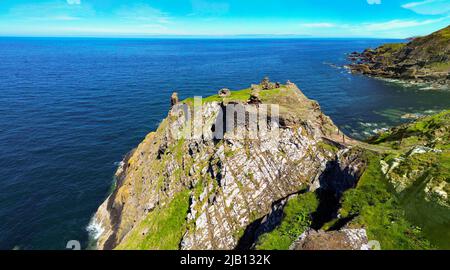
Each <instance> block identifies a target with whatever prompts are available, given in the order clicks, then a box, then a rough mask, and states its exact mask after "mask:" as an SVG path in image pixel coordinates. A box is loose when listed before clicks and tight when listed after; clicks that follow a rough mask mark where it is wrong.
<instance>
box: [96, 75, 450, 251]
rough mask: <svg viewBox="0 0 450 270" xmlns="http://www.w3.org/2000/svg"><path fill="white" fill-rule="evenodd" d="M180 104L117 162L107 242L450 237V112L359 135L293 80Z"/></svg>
mask: <svg viewBox="0 0 450 270" xmlns="http://www.w3.org/2000/svg"><path fill="white" fill-rule="evenodd" d="M264 89H265V90H264ZM172 104H173V107H172V109H171V110H170V112H169V115H168V117H167V118H166V119H164V120H163V121H162V123H161V124H160V126H159V128H158V129H157V130H156V131H155V132H152V133H150V134H149V135H148V136H147V137H146V138H145V139H144V141H143V142H142V143H141V144H140V145H139V146H138V147H137V148H136V149H135V150H133V151H132V152H131V153H130V154H129V155H127V157H126V158H125V159H124V161H123V162H122V166H121V167H120V168H119V169H118V171H117V173H116V178H117V185H116V188H115V190H114V192H113V193H112V194H111V195H110V196H109V197H108V198H107V199H106V201H105V202H104V203H103V204H102V205H101V206H100V208H99V209H98V211H97V213H96V214H95V216H94V218H93V221H92V226H91V228H96V238H97V248H99V249H367V248H370V247H371V246H370V245H369V243H373V242H370V241H372V240H375V242H376V243H377V244H378V245H380V247H381V248H382V249H427V248H450V247H449V244H448V243H450V234H449V233H450V231H449V230H448V227H449V226H450V219H449V217H450V203H449V192H450V190H449V186H450V185H449V183H450V178H449V175H450V166H449V164H450V162H449V151H450V148H449V138H450V137H449V134H450V122H449V115H450V112H449V111H444V112H442V113H440V114H437V115H434V116H429V117H425V118H422V119H419V120H417V121H416V122H413V123H410V124H405V125H402V126H399V127H396V128H393V129H391V130H389V131H387V132H385V133H382V134H380V135H378V136H376V137H374V138H371V139H370V140H369V141H368V142H359V141H355V140H352V139H350V138H348V137H346V136H345V135H343V134H342V132H340V131H339V130H338V128H337V127H336V126H335V125H334V124H333V122H332V121H331V120H330V118H328V117H327V116H325V115H324V114H323V113H322V112H321V110H320V107H319V105H318V104H317V102H315V101H312V100H309V99H308V98H306V97H305V96H304V95H303V94H302V93H301V91H300V90H299V89H298V88H297V86H295V85H294V84H292V83H289V82H288V83H287V84H286V85H280V84H273V83H270V82H268V81H263V83H262V84H260V85H252V88H251V89H250V88H249V89H244V90H241V91H234V92H230V91H229V90H228V89H223V90H221V91H220V93H219V95H216V96H211V97H208V98H205V99H203V100H202V101H201V102H198V101H196V100H194V99H187V100H185V101H183V102H181V103H180V102H178V98H177V96H176V95H174V96H173V97H172ZM272 105H277V106H272ZM266 109H267V110H266ZM227 112H228V113H227ZM229 112H231V113H230V114H229ZM239 112H240V114H239ZM239 115H241V116H242V115H243V116H244V117H243V118H239ZM255 123H256V124H255ZM198 127H200V128H201V129H200V130H198ZM199 131H200V132H199ZM372 247H373V246H372Z"/></svg>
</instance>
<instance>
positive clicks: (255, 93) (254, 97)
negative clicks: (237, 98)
mask: <svg viewBox="0 0 450 270" xmlns="http://www.w3.org/2000/svg"><path fill="white" fill-rule="evenodd" d="M259 91H260V90H259V88H253V87H252V91H251V93H250V99H249V100H248V104H261V103H262V102H261V100H260V99H259Z"/></svg>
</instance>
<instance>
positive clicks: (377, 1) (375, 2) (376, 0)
mask: <svg viewBox="0 0 450 270" xmlns="http://www.w3.org/2000/svg"><path fill="white" fill-rule="evenodd" d="M367 4H369V5H380V4H381V0H367Z"/></svg>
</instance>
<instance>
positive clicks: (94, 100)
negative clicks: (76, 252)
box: [0, 38, 450, 249]
mask: <svg viewBox="0 0 450 270" xmlns="http://www.w3.org/2000/svg"><path fill="white" fill-rule="evenodd" d="M384 42H387V41H386V40H355V39H353V40H343V39H341V40H320V39H258V40H250V39H234V40H224V39H217V40H199V39H196V40H187V39H81V38H0V115H1V117H0V249H13V248H16V249H64V248H65V246H66V243H67V241H68V240H79V241H80V242H81V243H82V245H83V247H86V246H87V244H88V234H87V232H86V226H87V225H88V223H89V220H90V218H91V216H92V215H93V213H94V212H95V210H96V209H97V207H98V206H99V205H100V204H101V202H102V201H103V200H104V199H105V197H106V196H107V194H108V190H109V189H110V186H111V183H112V180H113V174H114V171H115V169H116V166H117V165H116V164H117V162H118V161H120V160H121V159H122V157H123V156H124V155H125V154H126V153H127V152H128V151H129V150H131V149H132V148H133V147H135V146H136V145H137V144H138V143H139V142H140V141H141V140H142V139H143V138H144V136H145V135H146V134H147V133H148V132H150V131H152V130H154V129H155V128H156V127H157V125H158V123H159V122H160V121H161V120H162V119H163V118H164V117H165V116H166V114H167V110H168V108H169V99H170V95H171V93H172V92H173V91H174V90H176V91H178V92H179V93H180V96H181V98H185V97H188V96H192V95H204V96H206V95H210V94H215V93H216V92H217V90H218V89H220V88H222V87H228V88H231V89H241V88H246V87H248V86H249V85H250V84H251V83H257V82H259V81H260V80H261V79H262V78H263V77H264V76H266V75H267V76H270V78H271V79H272V80H273V81H280V82H285V81H286V80H288V79H289V80H291V81H292V82H295V83H297V84H298V86H299V87H300V88H301V89H302V90H303V92H304V93H305V94H306V95H307V96H308V97H310V98H312V99H316V100H318V101H319V103H320V104H321V106H322V109H323V110H324V111H325V113H327V114H328V115H330V116H331V118H332V119H333V120H334V121H335V123H337V124H338V125H339V126H340V127H341V128H343V129H344V130H345V131H347V133H348V134H350V135H352V136H355V137H364V136H368V135H369V134H370V132H371V131H372V130H374V129H377V128H383V127H388V126H391V125H394V124H397V123H399V122H401V121H403V120H402V119H401V116H402V115H403V114H405V113H417V112H420V113H423V112H426V113H431V112H432V111H436V110H440V109H443V108H449V100H450V92H449V91H427V90H423V89H422V90H421V89H420V88H419V87H404V86H401V85H398V84H396V83H392V82H385V81H381V80H377V79H372V78H367V77H363V76H358V75H351V74H349V73H348V71H347V70H345V69H343V68H342V65H343V64H345V63H346V59H345V53H349V52H352V51H360V50H363V49H365V48H367V47H374V46H377V45H380V44H382V43H384Z"/></svg>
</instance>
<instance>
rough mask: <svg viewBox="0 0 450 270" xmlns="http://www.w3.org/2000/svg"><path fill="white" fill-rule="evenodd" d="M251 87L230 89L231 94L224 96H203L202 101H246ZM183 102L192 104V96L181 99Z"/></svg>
mask: <svg viewBox="0 0 450 270" xmlns="http://www.w3.org/2000/svg"><path fill="white" fill-rule="evenodd" d="M251 91H252V90H251V89H250V88H247V89H243V90H239V91H231V95H230V96H229V97H226V98H222V97H220V96H219V95H212V96H209V97H204V98H203V99H202V101H203V103H208V102H222V101H228V102H230V101H243V102H245V101H248V100H249V99H250V93H251ZM183 103H186V104H188V105H193V104H194V98H187V99H185V100H183Z"/></svg>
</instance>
